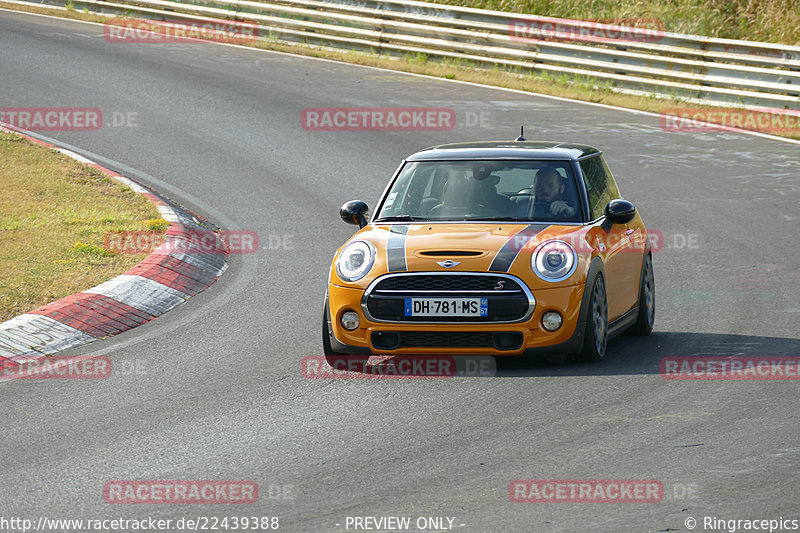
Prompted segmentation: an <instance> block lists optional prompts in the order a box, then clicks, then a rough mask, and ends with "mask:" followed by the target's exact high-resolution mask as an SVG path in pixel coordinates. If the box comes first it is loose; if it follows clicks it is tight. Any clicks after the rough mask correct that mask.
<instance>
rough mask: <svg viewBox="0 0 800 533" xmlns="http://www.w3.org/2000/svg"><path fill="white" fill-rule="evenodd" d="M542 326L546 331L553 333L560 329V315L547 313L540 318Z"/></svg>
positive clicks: (554, 312)
mask: <svg viewBox="0 0 800 533" xmlns="http://www.w3.org/2000/svg"><path fill="white" fill-rule="evenodd" d="M542 326H544V329H546V330H547V331H555V330H557V329H558V328H560V327H561V315H560V314H559V313H557V312H556V311H548V312H546V313H545V314H544V316H543V317H542Z"/></svg>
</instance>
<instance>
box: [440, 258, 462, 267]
mask: <svg viewBox="0 0 800 533" xmlns="http://www.w3.org/2000/svg"><path fill="white" fill-rule="evenodd" d="M436 264H437V265H439V266H441V267H444V268H453V267H454V266H458V265H460V264H461V262H460V261H453V260H452V259H448V260H447V261H436Z"/></svg>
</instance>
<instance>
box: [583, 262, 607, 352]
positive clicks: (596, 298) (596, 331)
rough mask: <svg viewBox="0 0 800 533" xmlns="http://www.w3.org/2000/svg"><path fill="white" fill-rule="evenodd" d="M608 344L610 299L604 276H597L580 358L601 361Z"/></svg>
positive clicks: (590, 301)
mask: <svg viewBox="0 0 800 533" xmlns="http://www.w3.org/2000/svg"><path fill="white" fill-rule="evenodd" d="M606 344H608V301H607V300H606V284H605V283H604V282H603V277H602V276H597V277H596V278H595V279H594V283H593V284H592V295H591V297H590V298H589V316H588V317H587V318H586V333H585V335H584V339H583V350H581V353H580V359H581V360H582V361H587V362H595V361H600V360H601V359H603V357H604V356H605V355H606Z"/></svg>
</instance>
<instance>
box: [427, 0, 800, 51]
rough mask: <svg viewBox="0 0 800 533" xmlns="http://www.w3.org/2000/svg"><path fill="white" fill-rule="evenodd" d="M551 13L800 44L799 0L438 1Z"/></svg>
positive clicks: (450, 3)
mask: <svg viewBox="0 0 800 533" xmlns="http://www.w3.org/2000/svg"><path fill="white" fill-rule="evenodd" d="M434 3H436V4H447V5H454V6H463V7H474V8H479V9H493V10H495V11H510V12H513V13H525V14H531V15H542V16H547V17H557V18H567V19H579V20H593V21H600V22H604V21H608V20H609V19H611V20H613V19H656V20H658V21H661V23H662V24H663V27H664V30H665V31H670V32H678V33H691V34H695V35H706V36H709V37H720V38H725V39H742V40H745V41H763V42H769V43H783V44H790V45H798V46H800V1H798V0H592V1H591V2H588V1H582V2H581V1H575V0H434Z"/></svg>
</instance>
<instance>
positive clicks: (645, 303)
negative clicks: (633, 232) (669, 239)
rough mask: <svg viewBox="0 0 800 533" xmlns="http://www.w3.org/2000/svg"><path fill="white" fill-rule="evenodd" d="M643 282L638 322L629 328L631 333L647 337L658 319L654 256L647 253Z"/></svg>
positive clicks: (640, 291)
mask: <svg viewBox="0 0 800 533" xmlns="http://www.w3.org/2000/svg"><path fill="white" fill-rule="evenodd" d="M642 268H643V269H644V270H643V272H642V282H641V285H640V287H639V314H638V315H637V317H636V323H635V324H634V325H633V326H631V328H630V329H629V330H628V331H629V332H630V333H631V335H639V336H642V337H646V336H647V335H650V333H652V332H653V324H655V321H656V281H655V277H654V276H653V258H652V257H651V256H650V254H647V255H646V256H645V259H644V264H643V265H642Z"/></svg>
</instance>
